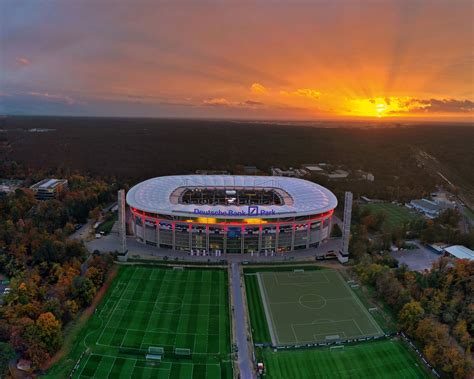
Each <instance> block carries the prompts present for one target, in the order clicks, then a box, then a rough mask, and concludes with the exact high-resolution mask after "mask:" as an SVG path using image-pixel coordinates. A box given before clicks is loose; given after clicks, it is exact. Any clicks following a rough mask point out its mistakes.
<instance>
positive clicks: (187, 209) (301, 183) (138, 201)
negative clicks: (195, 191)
mask: <svg viewBox="0 0 474 379" xmlns="http://www.w3.org/2000/svg"><path fill="white" fill-rule="evenodd" d="M179 187H190V188H193V187H209V188H213V187H220V188H222V187H224V188H226V189H229V190H232V189H234V188H239V187H240V188H242V187H250V188H262V189H263V188H267V189H268V188H274V189H281V190H283V191H285V192H286V193H288V194H289V195H290V197H291V199H292V200H293V201H290V202H285V204H284V205H258V206H256V205H255V206H252V205H251V206H249V205H196V204H176V202H175V201H173V202H172V201H171V200H170V196H171V194H172V193H173V192H174V191H175V190H176V189H177V188H179ZM127 203H128V204H129V205H130V206H131V207H133V208H137V209H140V210H142V211H145V212H150V213H159V214H165V215H175V216H193V217H199V216H204V217H206V216H207V217H218V218H242V217H245V218H247V217H249V218H252V217H255V218H278V217H294V216H305V215H313V214H318V213H324V212H327V211H330V210H332V209H334V208H335V207H336V206H337V199H336V197H335V196H334V194H333V193H332V192H331V191H329V190H328V189H327V188H324V187H322V186H320V185H319V184H316V183H312V182H309V181H307V180H303V179H296V178H287V177H277V176H244V175H238V176H232V175H175V176H162V177H157V178H153V179H148V180H146V181H144V182H141V183H138V184H137V185H135V186H134V187H132V188H131V189H130V190H129V191H128V193H127Z"/></svg>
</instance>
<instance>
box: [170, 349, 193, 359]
mask: <svg viewBox="0 0 474 379" xmlns="http://www.w3.org/2000/svg"><path fill="white" fill-rule="evenodd" d="M174 354H175V355H176V357H182V358H186V357H188V358H189V357H191V349H188V348H183V347H176V348H175V349H174Z"/></svg>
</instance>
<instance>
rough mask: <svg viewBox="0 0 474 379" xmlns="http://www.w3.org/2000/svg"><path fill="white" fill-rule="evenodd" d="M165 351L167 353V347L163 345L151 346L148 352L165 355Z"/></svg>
mask: <svg viewBox="0 0 474 379" xmlns="http://www.w3.org/2000/svg"><path fill="white" fill-rule="evenodd" d="M164 353H165V349H164V348H163V347H161V346H149V347H148V354H151V355H163V354H164Z"/></svg>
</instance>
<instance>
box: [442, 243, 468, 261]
mask: <svg viewBox="0 0 474 379" xmlns="http://www.w3.org/2000/svg"><path fill="white" fill-rule="evenodd" d="M444 250H445V251H446V252H448V253H449V254H451V255H454V256H455V257H456V258H458V259H469V260H471V261H472V260H474V251H472V250H471V249H469V248H467V247H466V246H462V245H453V246H449V247H446V248H445V249H444Z"/></svg>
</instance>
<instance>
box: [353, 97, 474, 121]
mask: <svg viewBox="0 0 474 379" xmlns="http://www.w3.org/2000/svg"><path fill="white" fill-rule="evenodd" d="M349 108H350V110H349V113H351V114H354V115H358V116H369V117H370V116H377V117H383V116H394V115H421V114H428V113H429V114H449V113H470V112H473V111H474V102H472V101H471V100H467V99H466V100H459V99H434V98H431V99H421V98H415V97H408V96H407V97H395V96H392V97H372V98H360V99H351V100H350V105H349Z"/></svg>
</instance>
